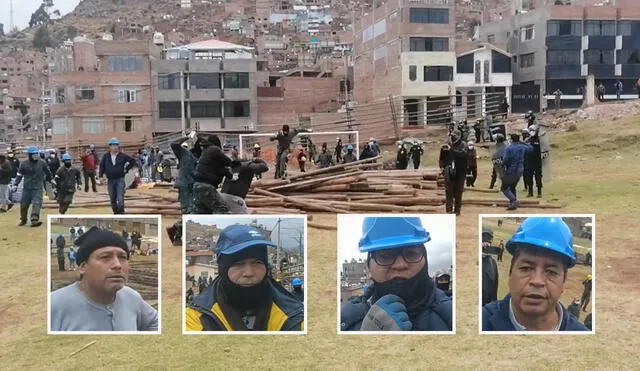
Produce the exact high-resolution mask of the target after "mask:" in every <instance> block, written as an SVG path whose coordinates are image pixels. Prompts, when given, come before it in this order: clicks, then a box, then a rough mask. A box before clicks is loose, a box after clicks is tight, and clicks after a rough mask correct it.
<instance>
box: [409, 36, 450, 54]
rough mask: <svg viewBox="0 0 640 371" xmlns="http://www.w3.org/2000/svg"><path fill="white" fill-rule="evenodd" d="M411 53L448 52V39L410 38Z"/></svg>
mask: <svg viewBox="0 0 640 371" xmlns="http://www.w3.org/2000/svg"><path fill="white" fill-rule="evenodd" d="M409 51H411V52H448V51H449V39H448V38H446V37H410V38H409Z"/></svg>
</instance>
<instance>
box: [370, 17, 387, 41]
mask: <svg viewBox="0 0 640 371" xmlns="http://www.w3.org/2000/svg"><path fill="white" fill-rule="evenodd" d="M385 32H387V20H386V19H382V20H380V21H378V22H376V24H374V25H373V38H374V39H375V38H376V37H378V36H380V35H383V34H384V33H385Z"/></svg>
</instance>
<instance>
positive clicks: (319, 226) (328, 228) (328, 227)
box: [307, 222, 338, 231]
mask: <svg viewBox="0 0 640 371" xmlns="http://www.w3.org/2000/svg"><path fill="white" fill-rule="evenodd" d="M307 226H309V228H316V229H322V230H325V231H335V230H337V229H338V227H337V226H335V225H325V224H320V223H315V222H307Z"/></svg>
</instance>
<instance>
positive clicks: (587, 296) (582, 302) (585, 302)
mask: <svg viewBox="0 0 640 371" xmlns="http://www.w3.org/2000/svg"><path fill="white" fill-rule="evenodd" d="M589 300H591V291H587V292H583V293H582V299H580V309H582V310H584V311H586V310H587V305H588V304H589Z"/></svg>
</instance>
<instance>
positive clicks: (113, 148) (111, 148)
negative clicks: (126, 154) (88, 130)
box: [109, 144, 120, 153]
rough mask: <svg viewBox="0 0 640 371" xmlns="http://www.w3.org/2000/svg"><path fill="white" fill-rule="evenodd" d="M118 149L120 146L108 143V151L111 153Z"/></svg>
mask: <svg viewBox="0 0 640 371" xmlns="http://www.w3.org/2000/svg"><path fill="white" fill-rule="evenodd" d="M119 150H120V146H116V145H113V144H112V145H110V146H109V151H111V153H116V152H118V151H119Z"/></svg>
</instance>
